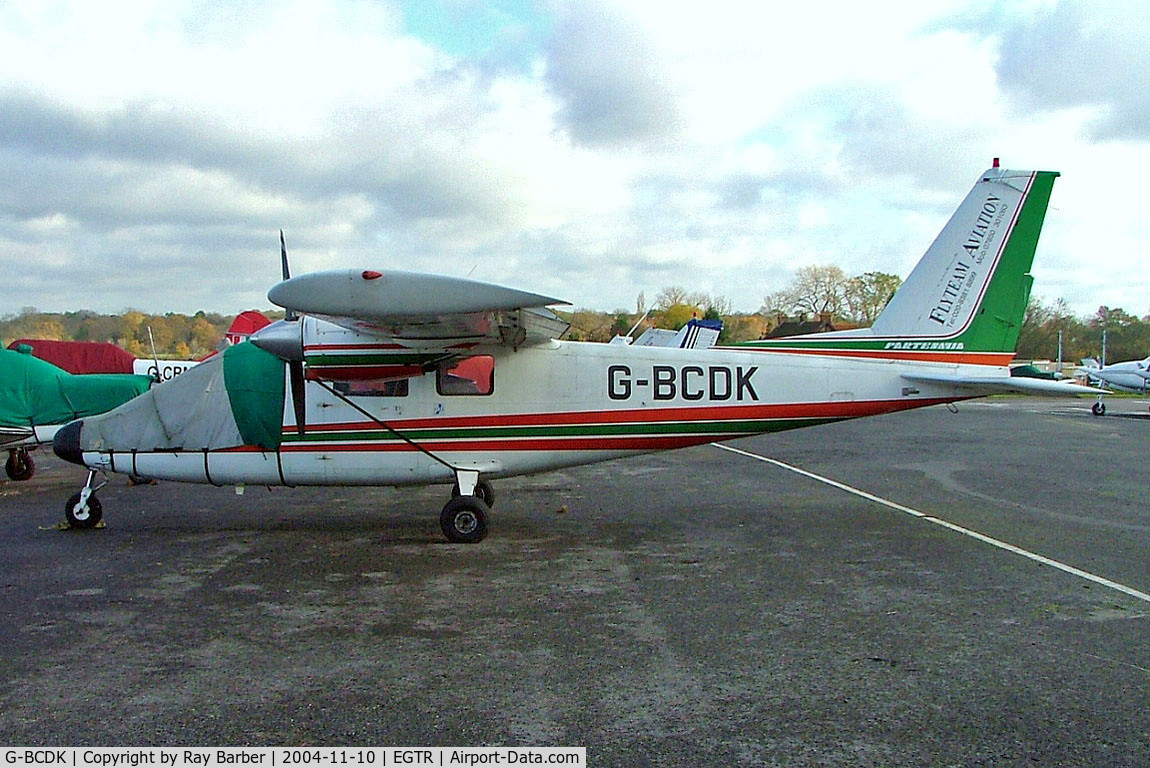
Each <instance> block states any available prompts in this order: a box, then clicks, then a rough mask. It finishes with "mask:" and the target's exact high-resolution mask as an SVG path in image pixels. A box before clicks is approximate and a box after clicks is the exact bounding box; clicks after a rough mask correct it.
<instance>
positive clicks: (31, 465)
mask: <svg viewBox="0 0 1150 768" xmlns="http://www.w3.org/2000/svg"><path fill="white" fill-rule="evenodd" d="M4 472H5V474H7V475H8V479H9V480H15V481H17V482H19V481H21V480H30V479H32V475H34V474H36V461H35V460H34V459H33V458H32V454H30V453H28V452H27V451H25V450H21V449H17V450H15V451H9V452H8V461H6V462H4Z"/></svg>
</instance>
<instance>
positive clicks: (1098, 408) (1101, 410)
mask: <svg viewBox="0 0 1150 768" xmlns="http://www.w3.org/2000/svg"><path fill="white" fill-rule="evenodd" d="M1090 412H1091V413H1093V414H1094V415H1095V416H1105V415H1106V403H1095V404H1094V405H1092V406H1090Z"/></svg>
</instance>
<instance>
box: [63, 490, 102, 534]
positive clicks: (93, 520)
mask: <svg viewBox="0 0 1150 768" xmlns="http://www.w3.org/2000/svg"><path fill="white" fill-rule="evenodd" d="M79 504H80V492H79V491H76V493H74V494H73V495H72V498H70V499H68V504H67V505H66V506H65V507H64V517H65V518H67V520H68V525H69V527H71V528H95V527H96V524H97V523H99V522H100V520H101V519H102V518H103V517H104V508H103V505H101V504H100V500H99V499H97V498H96V494H94V493H93V494H92V495H90V496H89V497H88V502H87V503H86V504H85V505H84V506H83V507H80V508H79V509H76V507H77V506H78V505H79Z"/></svg>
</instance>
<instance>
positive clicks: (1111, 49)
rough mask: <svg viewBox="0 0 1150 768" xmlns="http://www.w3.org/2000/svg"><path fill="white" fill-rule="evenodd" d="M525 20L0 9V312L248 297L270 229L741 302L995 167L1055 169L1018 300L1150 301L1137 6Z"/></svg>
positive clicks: (308, 259)
mask: <svg viewBox="0 0 1150 768" xmlns="http://www.w3.org/2000/svg"><path fill="white" fill-rule="evenodd" d="M988 9H989V10H988ZM538 12H539V14H540V19H542V21H541V22H540V23H539V24H537V25H535V26H533V27H531V29H533V30H538V29H550V30H551V32H550V37H549V39H548V40H546V41H545V42H542V43H539V41H538V40H537V39H536V38H535V37H533V36H532V35H535V34H536V32H532V34H524V33H522V29H520V27H522V26H523V21H524V20H523V19H522V18H519V19H509V21H508V23H509V24H512V23H514V24H515V25H516V30H518V31H515V32H514V34H511V32H509V33H508V34H507V35H502V34H501V33H499V31H498V30H495V31H494V32H493V34H494V39H496V40H497V41H498V39H504V38H506V39H511V38H514V39H515V41H516V42H515V45H514V46H511V47H508V48H506V49H505V48H502V47H500V46H499V45H495V46H494V47H493V48H492V49H491V50H487V51H485V52H484V54H483V57H482V58H481V59H479V58H475V59H472V58H467V55H466V54H464V55H463V56H460V55H457V53H453V52H452V51H451V50H447V49H448V48H452V46H445V47H440V46H441V45H444V42H443V39H420V38H418V37H416V36H414V35H413V34H411V33H409V32H408V31H407V29H406V28H405V26H404V23H405V20H404V15H403V13H401V11H400V9H399V7H398V6H396V5H394V4H389V3H376V2H345V1H338V0H326V1H325V0H296V1H295V2H286V3H285V2H275V3H273V2H261V1H258V0H252V1H251V2H247V3H228V4H220V3H213V2H206V1H197V2H191V1H188V2H181V3H166V2H164V3H162V2H139V3H132V4H125V3H121V4H117V6H116V12H114V13H111V12H108V9H107V7H105V6H101V5H98V4H97V5H92V4H86V3H79V2H76V3H60V4H52V5H47V4H41V3H6V4H4V5H3V6H0V69H2V70H3V71H4V72H5V73H6V77H5V80H4V81H3V83H0V176H2V177H3V178H5V179H6V180H7V181H6V184H5V185H3V186H0V269H3V270H5V272H6V273H12V272H18V273H19V274H18V275H17V277H16V278H15V279H13V280H6V281H4V283H3V284H0V313H2V312H5V311H16V310H17V309H18V308H19V307H21V306H25V305H29V304H34V305H37V306H40V307H43V308H58V309H73V308H81V307H89V308H94V309H103V310H115V309H119V308H122V307H124V306H128V305H135V306H140V307H141V308H144V309H151V310H156V311H166V310H175V311H195V310H196V309H200V308H203V309H209V310H217V311H225V312H228V311H237V310H239V309H243V308H247V307H251V306H266V301H265V299H264V298H263V295H264V292H265V291H266V288H267V287H268V285H269V284H270V283H271V282H272V281H273V280H274V279H275V278H276V275H277V272H278V267H277V260H276V251H277V247H278V243H277V230H278V229H279V228H280V227H283V228H284V229H285V230H287V233H288V244H289V249H290V250H291V252H292V257H293V260H294V262H295V265H296V266H295V269H296V271H297V272H299V271H304V270H308V269H320V268H327V267H334V266H346V265H355V264H379V265H383V266H389V265H390V266H396V267H401V268H407V269H426V270H431V271H441V272H446V273H451V274H459V275H466V274H468V273H471V274H472V276H473V277H476V278H478V279H489V280H495V281H499V282H506V283H510V284H513V285H518V286H521V287H524V288H528V289H535V290H541V291H544V292H548V293H551V294H553V295H558V296H563V297H565V298H568V299H570V300H572V301H573V302H575V303H576V304H580V305H585V306H594V307H600V308H605V309H610V308H615V307H630V306H632V305H633V304H634V297H635V295H636V294H637V293H638V292H639V291H640V290H645V291H646V292H647V294H648V295H654V293H655V292H657V291H658V289H659V288H660V287H662V286H665V285H668V284H690V286H691V287H692V289H696V290H706V291H709V292H712V293H717V294H722V295H725V296H728V297H730V298H731V299H732V300H733V301H734V303H735V305H736V306H737V307H740V308H745V309H757V308H758V306H759V303H760V301H761V299H762V297H763V295H765V294H767V293H770V292H772V291H774V290H777V289H778V288H780V287H782V283H783V282H785V281H786V279H787V276H788V275H789V273H790V271H791V270H793V269H794V268H795V267H797V266H801V265H802V264H804V263H832V262H833V263H837V264H838V265H839V266H841V267H842V268H843V269H844V270H846V271H847V272H848V273H851V274H857V273H861V272H864V271H869V270H880V271H886V272H897V273H901V274H906V272H907V271H909V269H910V267H911V266H912V265H913V263H914V262H915V260H917V258H918V256H919V254H921V252H922V251H923V250H924V249H925V248H926V246H927V245H928V244H929V243H930V241H931V240H932V239H933V237H934V235H935V234H936V233H937V231H938V229H940V228H941V226H942V224H943V222H944V221H945V219H946V217H947V216H948V215H949V213H950V211H951V210H953V208H954V207H955V206H956V205H957V204H958V202H959V200H960V199H961V197H962V195H964V194H965V192H966V190H967V189H968V188H969V185H970V184H971V183H972V182H973V181H974V179H975V177H976V175H977V174H978V173H979V172H980V171H981V170H982V169H983V168H985V167H987V165H989V162H990V159H991V157H992V156H995V155H998V156H1001V157H1002V158H1003V160H1004V162H1005V163H1006V164H1007V165H1009V166H1011V167H1028V166H1038V167H1043V168H1052V169H1056V170H1062V171H1064V172H1065V178H1064V179H1062V180H1060V181H1059V183H1058V185H1057V186H1056V192H1055V198H1054V205H1055V207H1056V210H1053V211H1052V212H1051V215H1050V217H1049V225H1048V231H1047V232H1046V233H1045V235H1044V239H1043V242H1042V244H1041V246H1040V256H1039V260H1038V262H1037V264H1036V268H1035V274H1036V276H1037V278H1038V283H1037V285H1036V288H1035V290H1036V293H1038V294H1040V295H1044V296H1047V297H1049V298H1055V297H1059V296H1063V297H1065V298H1067V299H1068V300H1070V301H1071V303H1072V305H1073V306H1074V308H1075V309H1076V310H1078V311H1083V312H1085V311H1092V310H1093V308H1095V307H1096V306H1097V305H1098V304H1102V303H1106V304H1110V305H1112V306H1124V307H1126V308H1127V309H1128V310H1130V311H1134V312H1138V313H1141V312H1143V311H1146V309H1147V308H1148V307H1150V301H1148V299H1147V298H1146V295H1145V294H1146V286H1147V283H1148V281H1150V266H1145V264H1144V263H1145V261H1146V260H1145V259H1143V258H1142V253H1141V251H1142V250H1143V249H1144V248H1145V243H1146V237H1147V234H1148V233H1147V231H1146V229H1147V227H1146V225H1144V224H1143V223H1142V222H1143V221H1144V216H1143V215H1142V214H1141V212H1140V211H1139V210H1138V208H1139V206H1140V197H1139V195H1140V189H1139V180H1140V177H1141V175H1142V174H1143V173H1144V172H1145V171H1146V170H1147V166H1148V164H1150V151H1148V147H1147V145H1146V143H1145V141H1144V138H1145V135H1144V134H1145V131H1144V126H1145V125H1147V124H1148V123H1147V121H1146V119H1145V118H1146V117H1147V116H1148V115H1147V111H1148V110H1147V108H1146V97H1145V95H1144V94H1143V93H1141V92H1140V91H1138V86H1137V84H1138V83H1140V82H1142V81H1143V80H1144V79H1145V77H1144V75H1145V74H1146V73H1145V71H1144V70H1145V68H1146V65H1145V64H1144V63H1142V58H1143V57H1139V56H1132V55H1131V53H1132V51H1136V50H1137V45H1136V44H1137V41H1138V40H1140V39H1141V38H1142V37H1144V33H1145V30H1146V25H1147V22H1145V21H1143V20H1142V18H1141V16H1140V15H1138V14H1126V15H1125V16H1122V17H1121V22H1122V23H1121V24H1117V23H1115V18H1114V13H1113V12H1112V11H1111V10H1109V6H1107V9H1106V10H1098V9H1095V8H1094V7H1093V6H1092V5H1084V4H1070V5H1064V4H1050V3H1035V4H1012V5H1011V6H1010V7H1009V9H1007V10H1006V11H1003V10H1001V9H999V7H998V6H986V5H984V4H981V3H963V2H957V1H956V2H951V3H948V4H945V5H941V6H940V5H937V4H924V3H917V2H913V3H912V2H906V3H881V4H855V5H853V6H852V5H849V4H847V5H843V4H841V3H832V2H824V1H822V0H817V1H815V2H806V3H796V4H788V5H785V6H782V7H780V6H777V5H776V4H762V3H740V2H733V1H731V0H718V1H717V2H712V3H707V4H703V5H701V4H698V3H685V2H669V3H658V4H655V3H651V2H644V1H642V0H618V1H617V2H612V3H610V4H606V3H600V2H595V3H584V2H574V0H571V1H570V2H568V1H567V0H553V2H549V3H548V4H547V5H542V6H540V7H539V9H538ZM497 16H498V14H496V15H495V16H491V14H487V15H486V16H485V18H487V17H491V18H496V17H497ZM524 28H525V27H524ZM448 31H450V28H448ZM533 40H534V41H535V44H537V46H538V47H537V49H536V50H535V51H534V53H533V54H532V52H531V51H530V49H528V48H526V47H525V46H528V45H530V44H532V41H533ZM464 48H466V46H460V49H461V50H462V49H464ZM512 49H513V50H512ZM453 50H454V49H453ZM504 55H506V56H508V57H511V58H508V59H507V60H501V59H500V56H504ZM512 59H513V60H512ZM1117 62H1122V63H1123V66H1124V67H1125V70H1124V72H1125V73H1126V77H1125V79H1123V78H1117V79H1116V78H1115V77H1114V76H1113V75H1112V74H1110V73H1109V71H1108V68H1111V69H1112V68H1113V67H1114V66H1115V64H1116V63H1117ZM1140 75H1141V76H1140ZM29 264H35V265H36V268H35V269H28V268H27V265H29ZM17 266H19V267H20V268H19V269H16V267H17Z"/></svg>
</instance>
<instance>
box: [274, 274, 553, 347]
mask: <svg viewBox="0 0 1150 768" xmlns="http://www.w3.org/2000/svg"><path fill="white" fill-rule="evenodd" d="M268 299H270V300H271V301H272V302H274V303H276V304H278V305H279V306H281V307H284V308H285V309H288V310H292V311H295V312H298V313H300V314H306V315H311V316H313V317H317V318H319V319H322V320H326V321H328V322H331V323H335V324H336V325H339V326H342V327H344V328H348V329H350V330H353V331H356V332H359V333H365V334H370V335H372V336H380V337H386V338H390V339H395V340H397V341H401V342H403V341H405V342H414V343H415V344H417V345H419V346H422V347H432V346H437V345H440V344H442V345H444V346H449V345H451V344H458V343H461V342H474V343H501V344H508V345H510V346H513V347H520V346H524V345H530V344H537V343H543V342H546V341H549V340H550V339H553V338H557V337H558V336H561V335H562V334H563V333H564V332H565V331H566V330H567V323H566V322H564V321H563V320H562V319H561V318H560V317H559V316H558V315H556V314H555V313H554V312H552V311H551V310H549V309H546V307H547V306H548V305H552V304H567V303H568V302H566V301H562V300H561V299H555V298H551V297H549V296H542V295H540V294H537V293H529V292H527V291H520V290H516V289H514V288H505V287H503V286H501V285H495V284H493V283H483V282H479V281H475V280H467V279H464V278H458V277H448V276H445V275H430V274H422V273H417V272H404V271H401V270H387V271H378V270H355V269H345V270H332V271H326V272H312V273H309V274H306V275H300V276H299V277H293V278H291V279H289V280H285V281H283V282H282V283H279V284H278V285H276V286H274V287H273V288H272V289H271V290H270V291H269V292H268Z"/></svg>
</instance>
